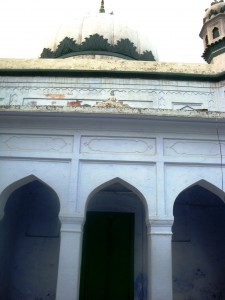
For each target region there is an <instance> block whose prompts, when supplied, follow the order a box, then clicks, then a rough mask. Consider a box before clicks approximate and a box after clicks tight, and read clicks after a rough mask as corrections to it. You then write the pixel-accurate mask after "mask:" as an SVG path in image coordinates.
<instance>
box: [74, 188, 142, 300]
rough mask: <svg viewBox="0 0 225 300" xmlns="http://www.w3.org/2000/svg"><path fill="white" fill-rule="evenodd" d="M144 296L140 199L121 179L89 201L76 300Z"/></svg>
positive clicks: (140, 297) (121, 298)
mask: <svg viewBox="0 0 225 300" xmlns="http://www.w3.org/2000/svg"><path fill="white" fill-rule="evenodd" d="M89 299H91V300H97V299H98V300H101V299H102V300H105V299H107V300H112V299H117V300H124V299H126V300H129V299H132V300H133V299H135V300H145V299H147V232H146V224H145V209H144V205H143V203H142V202H141V199H140V198H139V197H138V196H137V195H136V194H135V193H134V192H133V191H132V190H131V189H130V188H128V187H127V186H125V185H124V184H123V183H121V182H114V183H112V184H110V185H107V186H106V187H103V188H102V189H101V190H100V191H98V192H97V193H96V194H95V195H94V196H93V197H92V198H91V199H90V201H89V203H88V206H87V213H86V222H85V227H84V237H83V251H82V267H81V284H80V300H89Z"/></svg>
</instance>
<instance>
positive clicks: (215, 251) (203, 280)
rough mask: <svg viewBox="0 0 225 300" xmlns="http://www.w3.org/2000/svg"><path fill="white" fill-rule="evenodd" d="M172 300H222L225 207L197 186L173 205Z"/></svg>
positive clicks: (224, 297) (186, 192)
mask: <svg viewBox="0 0 225 300" xmlns="http://www.w3.org/2000/svg"><path fill="white" fill-rule="evenodd" d="M172 251H173V294H174V300H200V299H202V300H211V299H220V300H221V299H225V276H224V270H225V204H224V203H223V201H222V200H221V199H220V198H219V197H217V196H216V195H215V194H213V193H211V192H210V191H208V190H207V189H205V188H202V187H200V186H197V185H196V186H193V187H191V188H189V189H187V190H185V191H183V192H182V193H181V194H180V195H179V196H178V198H177V199H176V201H175V204H174V225H173V243H172Z"/></svg>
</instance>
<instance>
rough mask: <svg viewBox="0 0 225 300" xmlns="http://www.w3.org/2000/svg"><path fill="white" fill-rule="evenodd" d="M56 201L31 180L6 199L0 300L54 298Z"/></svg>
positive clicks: (1, 225) (0, 234) (1, 234)
mask: <svg viewBox="0 0 225 300" xmlns="http://www.w3.org/2000/svg"><path fill="white" fill-rule="evenodd" d="M58 214H59V199H58V197H57V195H56V193H55V192H54V191H53V190H52V189H51V188H49V187H48V186H47V185H45V184H44V183H42V182H40V181H38V180H34V181H32V182H30V183H27V184H25V185H23V186H22V187H20V188H18V189H16V190H15V191H14V192H12V193H11V195H10V196H9V198H8V200H7V202H6V205H5V212H4V218H3V219H2V221H1V222H0V266H1V267H0V299H6V300H20V299H21V300H22V299H23V300H28V299H29V300H30V299H49V300H53V299H55V294H56V280H57V272H58V258H59V230H60V222H59V219H58Z"/></svg>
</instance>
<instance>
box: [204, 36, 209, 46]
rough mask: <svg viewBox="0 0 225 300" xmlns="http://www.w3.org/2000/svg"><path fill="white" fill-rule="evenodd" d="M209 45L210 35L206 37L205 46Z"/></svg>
mask: <svg viewBox="0 0 225 300" xmlns="http://www.w3.org/2000/svg"><path fill="white" fill-rule="evenodd" d="M208 44H209V39H208V35H206V36H205V45H206V46H208Z"/></svg>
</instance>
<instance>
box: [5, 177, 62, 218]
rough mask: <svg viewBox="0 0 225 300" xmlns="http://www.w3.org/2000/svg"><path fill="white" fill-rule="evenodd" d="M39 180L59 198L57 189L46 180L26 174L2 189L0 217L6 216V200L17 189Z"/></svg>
mask: <svg viewBox="0 0 225 300" xmlns="http://www.w3.org/2000/svg"><path fill="white" fill-rule="evenodd" d="M35 180H37V181H39V182H41V183H42V184H43V185H45V186H47V187H48V188H49V189H50V190H52V191H53V192H54V193H55V195H56V197H57V199H58V200H59V197H58V194H57V192H56V191H55V189H53V188H52V187H51V186H50V185H49V184H48V183H46V182H45V181H43V180H41V179H40V178H38V177H37V176H35V175H33V174H30V175H28V176H25V177H23V178H21V179H18V180H16V181H14V182H11V183H10V184H9V185H8V186H7V187H5V189H4V190H3V191H2V193H1V194H0V219H2V218H3V217H4V209H5V205H6V202H7V200H8V198H9V197H10V195H11V194H12V193H13V192H14V191H16V190H17V189H19V188H20V187H22V186H24V185H26V184H29V183H30V182H33V181H35Z"/></svg>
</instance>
